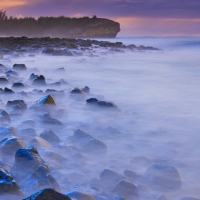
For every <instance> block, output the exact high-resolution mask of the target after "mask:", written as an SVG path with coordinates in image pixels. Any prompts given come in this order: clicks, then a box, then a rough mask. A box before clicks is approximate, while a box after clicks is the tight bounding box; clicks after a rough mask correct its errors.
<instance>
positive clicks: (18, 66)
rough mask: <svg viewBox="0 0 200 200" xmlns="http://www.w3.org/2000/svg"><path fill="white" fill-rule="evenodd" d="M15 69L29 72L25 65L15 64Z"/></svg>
mask: <svg viewBox="0 0 200 200" xmlns="http://www.w3.org/2000/svg"><path fill="white" fill-rule="evenodd" d="M13 69H16V70H27V67H26V65H24V64H14V65H13Z"/></svg>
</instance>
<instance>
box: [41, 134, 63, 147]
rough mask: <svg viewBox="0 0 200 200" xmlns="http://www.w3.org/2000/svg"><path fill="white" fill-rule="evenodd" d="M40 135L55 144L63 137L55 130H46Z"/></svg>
mask: <svg viewBox="0 0 200 200" xmlns="http://www.w3.org/2000/svg"><path fill="white" fill-rule="evenodd" d="M40 137H41V138H43V139H44V140H46V141H48V142H49V143H50V144H52V145H55V144H59V143H60V142H61V139H60V138H59V137H58V136H57V135H56V134H55V133H54V132H53V131H49V130H45V131H43V132H42V133H41V134H40Z"/></svg>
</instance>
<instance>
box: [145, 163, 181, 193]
mask: <svg viewBox="0 0 200 200" xmlns="http://www.w3.org/2000/svg"><path fill="white" fill-rule="evenodd" d="M145 181H146V183H147V184H148V185H149V187H150V188H153V189H156V190H161V191H171V190H177V189H180V188H181V179H180V175H179V172H178V170H177V169H176V168H174V167H171V166H166V165H162V164H153V165H152V166H151V167H150V168H149V169H147V170H146V172H145Z"/></svg>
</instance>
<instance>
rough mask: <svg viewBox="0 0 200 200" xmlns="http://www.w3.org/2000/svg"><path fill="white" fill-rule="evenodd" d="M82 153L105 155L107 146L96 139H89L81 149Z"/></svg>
mask: <svg viewBox="0 0 200 200" xmlns="http://www.w3.org/2000/svg"><path fill="white" fill-rule="evenodd" d="M82 152H84V153H89V154H105V153H106V152H107V146H106V145H105V144H104V143H103V142H101V141H100V140H97V139H91V140H90V141H89V142H88V143H86V144H85V145H84V146H83V147H82Z"/></svg>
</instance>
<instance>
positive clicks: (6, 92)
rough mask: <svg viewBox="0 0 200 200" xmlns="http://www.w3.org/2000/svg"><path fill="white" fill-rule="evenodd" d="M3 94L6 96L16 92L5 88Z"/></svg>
mask: <svg viewBox="0 0 200 200" xmlns="http://www.w3.org/2000/svg"><path fill="white" fill-rule="evenodd" d="M3 93H4V94H14V93H15V92H13V91H12V90H11V89H9V88H7V87H5V88H4V90H3Z"/></svg>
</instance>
